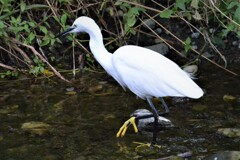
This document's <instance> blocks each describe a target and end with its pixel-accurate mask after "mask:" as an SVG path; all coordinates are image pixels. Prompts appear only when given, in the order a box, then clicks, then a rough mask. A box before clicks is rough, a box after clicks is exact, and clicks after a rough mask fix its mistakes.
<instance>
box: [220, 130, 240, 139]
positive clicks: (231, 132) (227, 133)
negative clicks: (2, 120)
mask: <svg viewBox="0 0 240 160" xmlns="http://www.w3.org/2000/svg"><path fill="white" fill-rule="evenodd" d="M217 132H218V133H219V134H222V135H224V136H226V137H230V138H235V137H240V128H219V129H218V130H217Z"/></svg>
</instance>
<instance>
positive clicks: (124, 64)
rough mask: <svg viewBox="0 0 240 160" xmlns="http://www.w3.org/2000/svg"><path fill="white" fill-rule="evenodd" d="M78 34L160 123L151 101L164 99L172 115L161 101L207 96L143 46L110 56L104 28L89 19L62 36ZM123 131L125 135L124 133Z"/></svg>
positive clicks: (81, 19) (171, 64)
mask: <svg viewBox="0 0 240 160" xmlns="http://www.w3.org/2000/svg"><path fill="white" fill-rule="evenodd" d="M75 32H86V33H88V34H89V36H90V41H89V46H90V49H91V52H92V53H93V55H94V57H95V58H96V60H97V61H98V62H99V63H100V65H101V66H102V67H103V68H104V69H105V70H106V71H107V73H108V74H109V75H111V76H112V77H113V78H114V79H115V80H116V81H117V82H118V83H119V84H120V85H121V86H122V87H123V88H124V89H125V88H129V89H130V90H131V91H132V92H133V93H135V94H136V95H137V96H138V97H140V98H142V99H147V101H148V103H149V106H150V107H151V109H152V111H153V117H154V119H155V122H156V123H157V121H158V120H157V118H158V112H157V110H156V108H155V107H154V105H153V103H152V101H151V98H152V97H160V100H161V101H162V103H163V106H164V107H165V110H166V112H168V107H167V105H166V103H165V102H164V100H163V99H162V98H161V97H165V96H176V97H190V98H195V99H196V98H200V97H201V96H202V95H203V91H202V89H201V88H200V87H199V86H198V85H197V84H196V83H195V82H193V80H192V79H191V78H190V76H189V75H188V74H187V73H186V72H184V71H183V70H182V69H181V68H180V67H179V66H178V65H177V64H176V63H174V62H173V61H171V60H169V59H168V58H166V57H164V56H163V55H161V54H159V53H157V52H154V51H152V50H150V49H146V48H143V47H139V46H134V45H126V46H123V47H120V48H119V49H117V50H116V51H115V52H114V53H113V54H111V53H109V52H108V51H107V50H106V48H105V46H104V44H103V37H102V33H101V31H100V28H99V27H98V25H97V24H96V23H95V21H94V20H93V19H91V18H89V17H85V16H82V17H79V18H77V19H76V20H75V21H74V23H73V25H72V26H71V27H70V28H69V29H68V30H66V31H65V32H62V33H61V34H59V35H58V36H61V35H64V34H67V33H75ZM132 120H133V119H130V120H129V121H127V123H125V124H124V125H123V127H121V129H120V131H119V133H118V136H119V135H122V136H123V135H124V134H125V129H124V128H126V127H128V122H130V121H131V123H135V122H132ZM156 123H155V128H156V127H157V125H156ZM136 130H137V129H136V128H135V131H136ZM122 131H124V132H123V133H121V132H122ZM153 141H156V133H154V135H153Z"/></svg>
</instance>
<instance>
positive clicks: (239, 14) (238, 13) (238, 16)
mask: <svg viewBox="0 0 240 160" xmlns="http://www.w3.org/2000/svg"><path fill="white" fill-rule="evenodd" d="M234 19H235V20H236V21H237V22H238V23H240V4H239V5H238V8H237V10H236V11H235V13H234Z"/></svg>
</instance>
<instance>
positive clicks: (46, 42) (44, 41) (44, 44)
mask: <svg viewBox="0 0 240 160" xmlns="http://www.w3.org/2000/svg"><path fill="white" fill-rule="evenodd" d="M49 42H50V39H46V40H43V42H42V43H41V46H46V45H48V44H49Z"/></svg>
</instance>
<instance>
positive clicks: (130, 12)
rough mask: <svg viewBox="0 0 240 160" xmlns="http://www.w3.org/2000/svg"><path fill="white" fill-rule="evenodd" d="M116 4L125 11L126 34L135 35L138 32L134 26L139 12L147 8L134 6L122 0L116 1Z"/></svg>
mask: <svg viewBox="0 0 240 160" xmlns="http://www.w3.org/2000/svg"><path fill="white" fill-rule="evenodd" d="M115 5H117V6H119V7H120V9H122V11H123V12H124V14H123V23H124V31H125V34H126V35H128V34H133V35H134V34H135V33H136V32H135V30H134V29H133V26H134V25H135V24H136V22H137V18H138V16H139V14H140V13H141V12H142V11H145V9H143V8H140V7H133V6H132V5H130V4H128V3H124V2H121V1H118V2H116V3H115Z"/></svg>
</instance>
